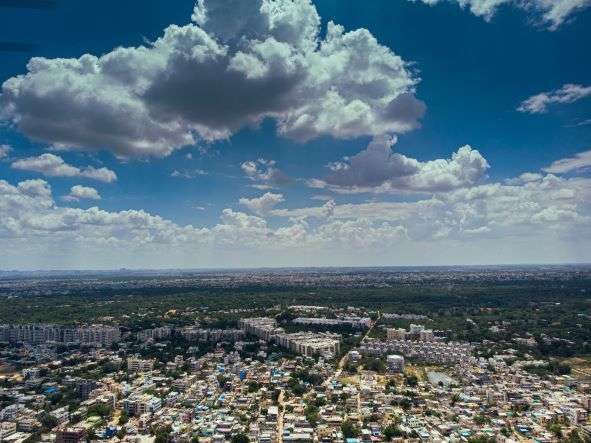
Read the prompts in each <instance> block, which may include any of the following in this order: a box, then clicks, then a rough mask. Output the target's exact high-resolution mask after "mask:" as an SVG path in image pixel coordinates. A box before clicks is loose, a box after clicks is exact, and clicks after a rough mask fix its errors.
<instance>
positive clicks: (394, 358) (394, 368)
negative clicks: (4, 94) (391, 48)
mask: <svg viewBox="0 0 591 443" xmlns="http://www.w3.org/2000/svg"><path fill="white" fill-rule="evenodd" d="M386 362H387V364H388V369H389V370H390V371H391V372H404V357H403V356H402V355H395V354H392V355H388V358H387V359H386Z"/></svg>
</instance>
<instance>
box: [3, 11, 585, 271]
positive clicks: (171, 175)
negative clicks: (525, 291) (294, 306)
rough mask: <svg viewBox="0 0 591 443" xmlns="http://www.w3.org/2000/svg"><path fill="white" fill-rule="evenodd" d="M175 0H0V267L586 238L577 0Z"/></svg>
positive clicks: (451, 254) (569, 258) (408, 259)
mask: <svg viewBox="0 0 591 443" xmlns="http://www.w3.org/2000/svg"><path fill="white" fill-rule="evenodd" d="M15 3H18V6H19V7H15ZM173 3H174V4H172V3H171V2H162V1H159V0H128V1H126V2H120V1H117V0H103V1H101V2H79V1H76V0H55V1H52V0H22V1H21V2H14V1H8V0H0V85H1V86H0V251H2V252H1V253H0V269H25V270H26V269H117V268H122V267H125V268H200V267H224V268H226V267H227V268H231V267H261V266H273V267H275V266H387V265H453V264H510V263H581V262H591V229H590V227H591V223H590V222H591V174H590V173H589V171H590V170H591V60H590V57H589V54H588V46H589V45H588V42H591V0H555V1H549V0H525V1H523V0H519V1H517V0H494V1H490V0H439V1H438V0H414V1H413V0H397V1H392V0H373V1H371V2H343V1H339V0H316V1H309V0H253V1H248V2H246V1H242V0H199V1H198V2H195V1H191V0H177V1H175V2H173Z"/></svg>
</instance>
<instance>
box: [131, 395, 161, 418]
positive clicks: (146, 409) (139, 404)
mask: <svg viewBox="0 0 591 443" xmlns="http://www.w3.org/2000/svg"><path fill="white" fill-rule="evenodd" d="M161 407H162V400H160V399H159V398H158V397H154V396H152V395H148V394H144V395H138V396H130V397H128V398H126V399H125V400H124V401H123V410H124V411H125V413H126V414H128V415H135V416H140V415H143V414H153V413H154V412H156V411H158V410H159V409H160V408H161Z"/></svg>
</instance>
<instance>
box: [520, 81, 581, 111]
mask: <svg viewBox="0 0 591 443" xmlns="http://www.w3.org/2000/svg"><path fill="white" fill-rule="evenodd" d="M589 96H591V86H582V85H576V84H571V83H567V84H566V85H564V86H562V87H561V88H559V89H555V90H554V91H549V92H542V93H540V94H536V95H533V96H531V97H529V98H528V99H526V100H524V101H523V102H521V104H520V105H519V107H518V108H517V110H518V111H519V112H525V113H528V114H544V113H546V112H548V106H549V105H553V104H556V103H574V102H576V101H577V100H580V99H582V98H585V97H589Z"/></svg>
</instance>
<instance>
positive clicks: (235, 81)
mask: <svg viewBox="0 0 591 443" xmlns="http://www.w3.org/2000/svg"><path fill="white" fill-rule="evenodd" d="M192 20H193V21H192V23H190V24H187V25H185V26H176V25H171V26H169V27H168V28H166V29H165V30H164V35H163V36H162V37H161V38H159V39H158V40H157V41H156V42H154V43H153V44H151V45H149V46H140V47H130V48H117V49H115V50H113V51H112V52H110V53H107V54H105V55H103V56H100V57H96V56H94V55H90V54H86V55H83V56H82V57H80V58H78V59H46V58H33V59H31V61H30V62H29V64H28V72H27V73H26V74H24V75H20V76H17V77H14V78H11V79H9V80H7V81H6V82H5V83H4V84H3V85H2V92H1V95H0V109H1V111H0V113H1V114H0V118H1V119H3V120H5V121H8V122H10V123H11V124H13V125H14V126H15V127H16V128H17V129H18V130H20V131H21V132H23V133H24V134H26V135H27V136H29V137H30V138H32V139H34V140H38V141H41V142H46V143H49V144H51V145H52V146H53V147H55V148H58V149H79V150H94V149H108V150H111V151H112V152H113V153H114V154H115V155H117V156H119V157H134V156H135V157H141V156H166V155H168V154H170V153H171V152H172V151H173V150H174V149H177V148H179V147H182V146H184V145H190V144H193V143H195V142H196V141H197V139H203V140H209V141H211V140H217V139H223V138H227V137H229V136H230V135H231V134H233V133H234V132H236V131H238V130H239V129H240V128H243V127H245V126H249V125H256V124H258V123H259V122H260V121H261V120H262V119H264V118H273V119H275V121H276V123H277V128H278V131H279V133H280V134H282V135H284V136H286V137H290V138H293V139H297V140H301V141H305V140H309V139H311V138H314V137H318V136H322V135H329V136H333V137H337V138H352V137H357V136H361V135H378V134H384V133H402V132H405V131H409V130H412V129H414V128H416V127H417V126H418V125H419V119H420V118H421V116H422V115H423V113H424V111H425V105H424V104H423V103H422V102H421V101H419V100H418V99H417V98H416V97H415V95H414V93H415V87H416V85H417V83H418V78H417V77H416V76H415V74H414V73H413V72H412V70H411V69H410V68H409V66H408V64H407V63H406V62H405V61H404V60H402V59H401V58H400V57H399V56H397V55H396V54H395V53H394V52H393V51H391V50H390V49H389V48H387V47H385V46H382V45H380V44H379V43H378V42H377V40H376V39H375V38H374V37H373V36H372V34H371V33H370V32H369V31H368V30H366V29H358V30H355V31H351V32H346V31H345V29H344V28H343V27H342V26H339V25H337V24H335V23H333V22H329V23H328V25H327V29H326V34H325V36H324V38H322V39H321V38H320V37H319V35H320V31H321V29H320V17H319V16H318V13H317V11H316V8H315V7H314V5H313V4H312V3H311V1H310V0H252V1H238V0H216V1H213V0H199V1H198V3H197V4H196V6H195V9H194V13H193V16H192Z"/></svg>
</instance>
